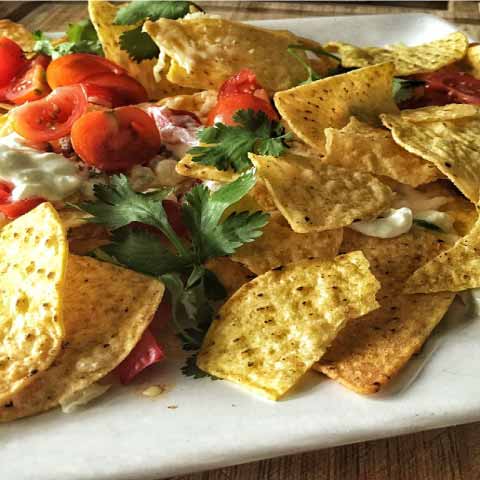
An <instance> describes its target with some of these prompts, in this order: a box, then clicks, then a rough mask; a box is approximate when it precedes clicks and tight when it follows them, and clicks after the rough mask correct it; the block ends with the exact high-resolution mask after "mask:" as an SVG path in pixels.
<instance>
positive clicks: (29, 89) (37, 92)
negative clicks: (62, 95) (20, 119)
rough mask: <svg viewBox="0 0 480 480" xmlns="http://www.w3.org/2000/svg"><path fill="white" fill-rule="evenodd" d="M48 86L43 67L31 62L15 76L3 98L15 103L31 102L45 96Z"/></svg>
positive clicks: (48, 91) (47, 92)
mask: <svg viewBox="0 0 480 480" xmlns="http://www.w3.org/2000/svg"><path fill="white" fill-rule="evenodd" d="M50 91H51V90H50V87H49V86H48V84H47V80H46V77H45V68H44V67H42V65H40V64H38V63H32V64H31V65H30V66H29V67H28V68H27V70H25V71H24V72H22V73H21V74H20V75H19V76H17V77H16V78H15V79H14V80H13V83H12V84H11V85H10V87H9V88H8V89H7V91H6V92H5V98H6V99H7V100H8V101H9V102H12V103H15V104H16V105H21V104H23V103H25V102H33V101H34V100H39V99H40V98H43V97H45V96H47V95H48V94H49V93H50Z"/></svg>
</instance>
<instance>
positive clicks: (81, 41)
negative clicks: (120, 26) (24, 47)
mask: <svg viewBox="0 0 480 480" xmlns="http://www.w3.org/2000/svg"><path fill="white" fill-rule="evenodd" d="M33 37H34V39H35V40H36V42H35V45H34V47H33V51H34V52H37V53H43V54H44V55H48V56H49V57H52V59H53V60H55V59H56V58H59V57H63V55H68V54H70V53H91V54H94V55H103V50H102V45H101V43H100V41H99V40H98V36H97V32H96V31H95V27H94V26H93V24H92V22H91V21H90V20H89V19H85V20H81V21H80V22H77V23H72V24H70V25H69V26H68V29H67V41H66V42H62V43H60V44H57V45H54V44H53V43H52V41H51V40H50V39H48V38H47V37H45V35H44V33H43V32H41V31H39V30H37V31H36V32H34V34H33Z"/></svg>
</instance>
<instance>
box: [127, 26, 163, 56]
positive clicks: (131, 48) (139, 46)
mask: <svg viewBox="0 0 480 480" xmlns="http://www.w3.org/2000/svg"><path fill="white" fill-rule="evenodd" d="M120 48H121V49H122V50H125V51H126V52H128V55H129V57H130V58H131V59H132V60H133V61H135V62H137V63H140V62H141V61H143V60H149V59H151V58H157V57H158V56H159V55H160V49H159V48H158V47H157V44H156V43H155V42H154V41H153V40H152V37H150V35H148V33H145V32H142V26H141V25H140V26H139V27H137V28H133V29H132V30H127V31H126V32H123V33H122V34H121V35H120Z"/></svg>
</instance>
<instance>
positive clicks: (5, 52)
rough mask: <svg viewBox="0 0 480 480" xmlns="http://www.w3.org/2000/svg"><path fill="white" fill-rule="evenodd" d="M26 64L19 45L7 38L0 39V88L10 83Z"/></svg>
mask: <svg viewBox="0 0 480 480" xmlns="http://www.w3.org/2000/svg"><path fill="white" fill-rule="evenodd" d="M26 63H27V60H26V59H25V56H24V55H23V50H22V49H21V47H20V46H19V45H17V44H16V43H15V42H14V41H13V40H10V39H9V38H7V37H2V38H0V86H5V85H7V84H8V83H10V82H11V81H12V79H13V78H14V77H15V75H17V74H18V72H20V70H22V69H23V68H25V65H26Z"/></svg>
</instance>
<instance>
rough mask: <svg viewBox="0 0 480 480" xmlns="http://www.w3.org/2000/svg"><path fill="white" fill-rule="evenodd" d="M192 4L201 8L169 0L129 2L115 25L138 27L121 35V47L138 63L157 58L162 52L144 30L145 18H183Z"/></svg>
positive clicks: (120, 12)
mask: <svg viewBox="0 0 480 480" xmlns="http://www.w3.org/2000/svg"><path fill="white" fill-rule="evenodd" d="M192 6H195V9H196V10H200V8H199V7H197V6H196V5H194V4H193V3H192V2H182V1H167V0H161V1H157V0H133V1H132V2H129V3H128V4H127V5H125V6H124V7H121V8H119V9H118V12H117V15H116V16H115V21H114V23H115V25H136V27H135V28H132V29H131V30H127V31H126V32H124V33H122V34H121V35H120V48H121V49H122V50H125V51H126V52H128V55H129V56H130V58H131V59H132V60H133V61H135V62H137V63H140V62H142V61H143V60H150V59H152V58H157V57H158V56H159V54H160V50H159V48H158V46H157V44H156V43H155V42H154V41H153V40H152V38H151V37H150V36H149V35H148V33H145V32H143V31H142V27H143V23H144V22H145V20H152V21H155V20H158V19H159V18H169V19H171V20H176V19H177V18H183V17H184V16H185V15H187V14H188V13H189V12H190V9H191V7H192ZM138 23H140V25H138Z"/></svg>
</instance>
